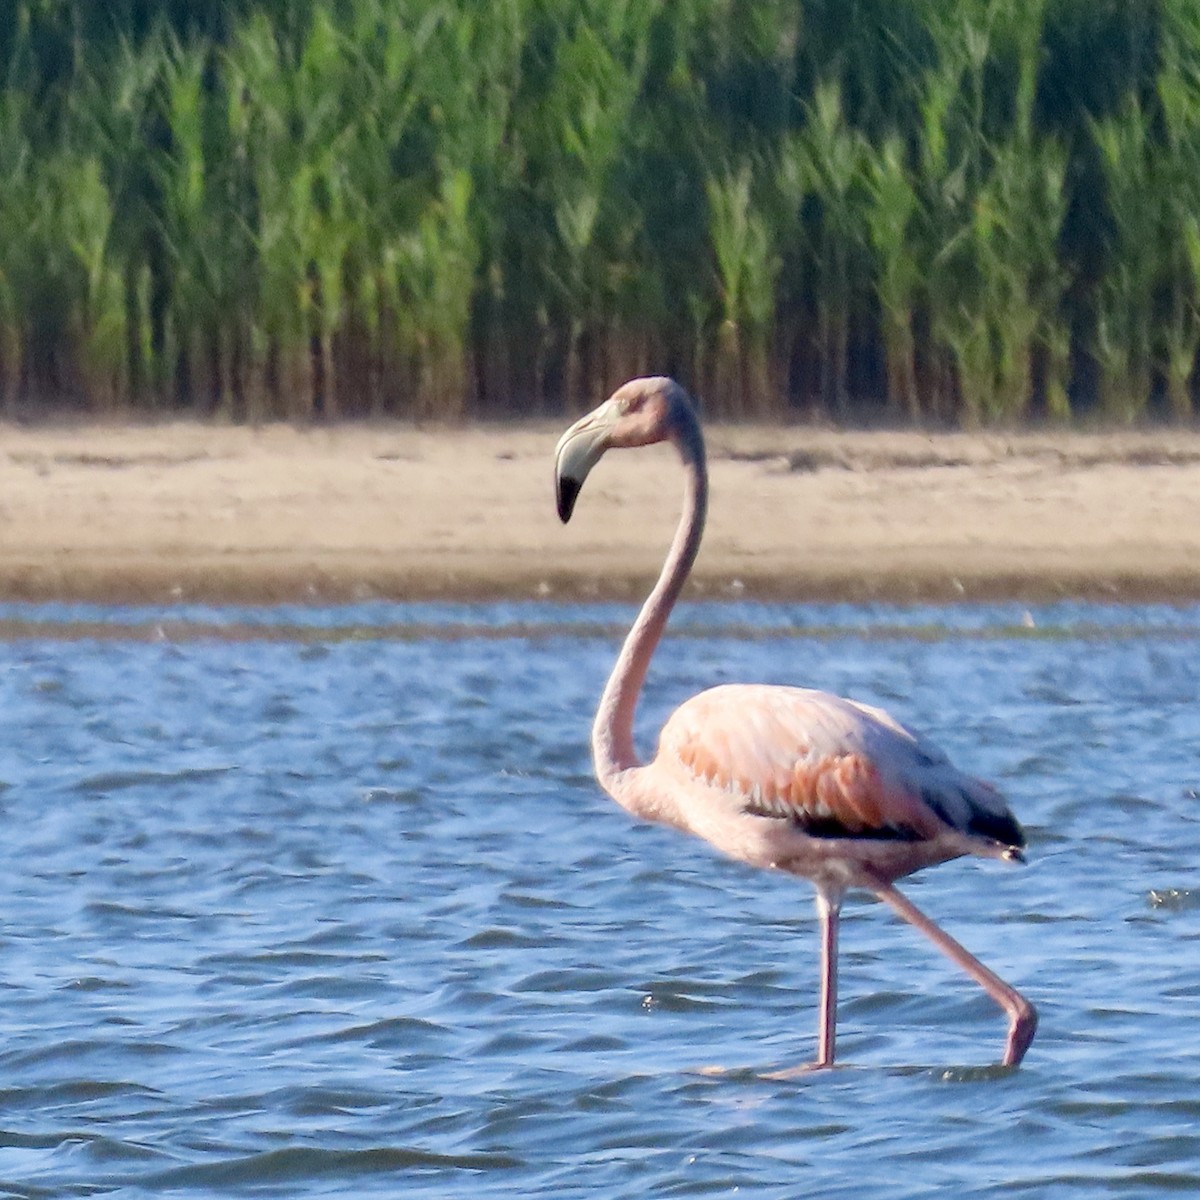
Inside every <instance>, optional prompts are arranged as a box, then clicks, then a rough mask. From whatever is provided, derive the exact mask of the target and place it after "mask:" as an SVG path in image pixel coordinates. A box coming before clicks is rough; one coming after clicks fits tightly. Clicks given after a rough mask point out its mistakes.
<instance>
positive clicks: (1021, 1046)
mask: <svg viewBox="0 0 1200 1200" xmlns="http://www.w3.org/2000/svg"><path fill="white" fill-rule="evenodd" d="M867 886H868V887H869V888H870V890H871V891H873V892H874V893H875V895H876V896H878V897H879V899H880V900H882V901H883V902H884V903H885V904H887V905H889V906H890V907H891V908H892V909H893V910H894V911H895V912H896V913H897V914H899V915H900V916H901V917H903V918H904V919H905V920H906V921H907V922H908V923H909V924H910V925H915V926H916V928H917V929H919V930H920V931H921V932H922V933H923V934H924V935H925V936H926V937H927V938H928V939H929V940H930V941H931V942H932V943H933V944H934V945H935V946H936V947H937V948H938V949H939V950H940V951H941V952H942V953H943V954H944V955H946V957H947V958H949V959H950V961H951V962H954V963H957V964H958V965H959V966H960V967H961V968H962V969H963V970H964V971H966V973H967V974H968V975H970V976H971V978H972V979H974V980H975V982H976V983H978V984H979V986H980V987H981V988H983V990H984V991H985V992H987V994H988V995H989V996H991V998H992V999H993V1000H994V1001H995V1002H996V1003H997V1004H998V1005H999V1006H1000V1007H1001V1008H1002V1009H1003V1010H1004V1011H1005V1012H1006V1013H1007V1014H1008V1020H1009V1025H1008V1041H1007V1042H1006V1043H1005V1046H1004V1058H1003V1059H1002V1060H1001V1062H1002V1064H1003V1065H1004V1066H1006V1067H1015V1066H1017V1064H1018V1063H1020V1061H1021V1059H1023V1058H1024V1057H1025V1051H1026V1050H1028V1049H1029V1044H1030V1042H1032V1041H1033V1035H1034V1033H1035V1032H1036V1031H1037V1009H1035V1008H1034V1007H1033V1005H1032V1004H1030V1003H1029V1001H1028V1000H1026V999H1025V997H1024V996H1022V995H1021V993H1020V992H1018V991H1017V990H1016V988H1013V987H1010V986H1009V985H1008V984H1007V983H1005V982H1004V980H1003V979H1001V978H1000V976H999V975H997V974H996V973H995V972H994V971H990V970H988V968H987V967H985V966H984V965H983V963H981V962H980V961H979V959H977V958H976V957H975V956H974V955H973V954H971V953H969V952H968V951H967V950H966V949H964V948H963V947H962V946H960V945H959V943H958V942H956V941H955V940H954V939H953V938H952V937H951V936H950V935H949V934H948V933H946V931H945V930H943V929H942V928H941V927H940V926H938V925H936V924H935V923H934V922H933V921H931V920H930V919H929V918H928V917H927V916H926V915H925V914H924V913H923V912H922V911H921V910H920V909H919V908H917V906H916V905H915V904H913V902H912V901H911V900H909V899H908V898H907V897H906V896H904V895H903V894H902V893H900V892H898V891H897V890H896V889H895V888H894V887H892V885H891V884H890V883H885V882H884V881H883V880H882V879H878V878H874V877H873V878H872V879H871V880H870V881H869V882H868V884H867Z"/></svg>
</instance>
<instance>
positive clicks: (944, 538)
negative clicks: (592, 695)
mask: <svg viewBox="0 0 1200 1200" xmlns="http://www.w3.org/2000/svg"><path fill="white" fill-rule="evenodd" d="M559 432H560V426H559V425H558V424H557V423H556V424H554V425H537V426H532V425H523V426H517V427H511V426H494V427H470V428H465V429H450V430H447V429H416V428H413V427H411V426H406V425H399V424H396V425H371V426H343V427H337V428H334V429H309V430H298V429H293V428H290V427H286V426H274V427H268V428H263V429H257V430H255V429H247V428H232V427H220V426H217V427H214V426H206V425H199V424H191V423H172V424H162V425H152V426H151V425H95V424H86V425H72V426H55V427H37V428H30V427H23V426H17V425H8V426H3V427H0V469H2V471H3V480H4V482H3V487H2V488H0V596H2V597H5V598H8V599H90V600H104V601H131V602H138V601H154V602H158V601H170V600H189V601H191V600H205V601H215V602H220V601H238V602H272V601H281V600H301V601H307V600H311V601H314V602H315V601H341V600H354V599H368V598H392V599H429V598H460V599H464V598H493V597H515V598H521V597H529V598H564V599H566V598H579V597H585V598H593V597H594V598H600V597H606V598H607V597H619V598H625V597H630V596H633V595H636V594H638V593H639V592H641V591H642V590H643V589H644V588H645V587H646V586H647V585H648V583H649V581H650V580H651V579H652V578H653V576H654V574H655V572H656V571H657V569H658V566H659V563H660V562H661V559H662V555H663V552H664V549H665V546H666V543H667V541H668V540H669V537H670V534H671V530H672V528H673V526H674V522H675V519H676V517H677V513H678V507H677V506H678V495H679V487H680V476H679V471H678V468H677V466H676V464H675V462H674V461H673V460H672V457H671V454H670V452H669V451H668V450H666V449H665V448H655V449H653V450H648V451H642V452H640V453H636V454H634V453H624V454H616V453H615V454H612V455H610V456H609V457H608V458H606V459H605V461H604V462H603V463H602V464H601V466H600V467H599V468H597V470H596V472H595V474H594V475H593V477H592V478H591V480H589V483H588V486H587V488H586V490H585V492H584V494H583V496H582V497H581V498H580V502H579V505H578V508H577V511H576V516H575V518H574V520H573V521H572V523H571V525H570V526H569V527H568V528H565V529H564V528H563V527H562V526H561V525H560V524H559V522H558V519H557V517H556V515H555V512H554V503H553V495H552V473H551V465H552V464H551V457H552V453H553V449H554V444H555V441H556V439H557V436H558V434H559ZM709 442H710V457H711V464H710V465H711V471H712V499H711V508H710V519H709V526H708V535H707V537H706V539H705V543H704V546H703V549H702V550H701V555H700V560H699V563H698V564H697V569H696V572H695V577H694V586H693V592H692V594H693V595H710V596H730V595H740V596H760V597H764V598H778V599H785V598H786V599H817V598H820V599H833V598H837V599H850V600H863V599H870V598H880V599H892V600H901V601H905V600H918V599H931V600H954V599H981V598H993V597H1014V598H1022V599H1028V600H1031V601H1032V600H1042V599H1047V598H1053V597H1058V596H1090V597H1111V598H1113V599H1145V598H1162V599H1194V598H1200V434H1197V433H1193V432H1179V431H1166V432H1159V431H1147V432H1133V431H1130V432H1118V433H1103V434H1079V433H1076V434H1044V433H1028V434H999V433H988V434H963V433H939V434H932V435H931V434H924V433H916V432H848V433H847V432H838V431H833V430H827V429H811V428H802V427H788V428H764V427H757V426H756V427H743V426H738V427H721V426H718V427H715V428H713V429H711V430H710V431H709Z"/></svg>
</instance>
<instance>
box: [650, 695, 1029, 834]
mask: <svg viewBox="0 0 1200 1200" xmlns="http://www.w3.org/2000/svg"><path fill="white" fill-rule="evenodd" d="M658 758H659V761H660V762H663V763H665V764H667V765H669V766H670V768H671V769H672V770H674V771H676V772H678V773H679V774H680V775H681V776H683V777H684V778H686V779H687V780H688V781H690V782H702V783H704V784H707V785H709V786H715V787H719V788H721V789H724V790H725V791H726V792H728V793H730V794H731V795H733V796H734V797H736V799H737V801H738V803H740V804H741V806H742V808H743V810H744V811H746V812H749V813H752V814H754V815H758V816H763V817H775V818H780V819H787V820H790V821H792V822H793V823H794V824H796V825H797V826H798V827H800V828H801V829H802V830H803V831H804V832H806V833H808V834H810V835H812V836H816V837H853V838H895V839H901V840H911V841H916V840H923V839H926V838H933V837H936V836H937V835H938V834H939V833H940V832H944V831H945V829H946V827H947V826H949V827H951V828H953V829H957V830H959V831H961V832H963V833H968V834H974V835H977V836H981V837H984V838H986V839H987V840H989V841H995V842H998V843H1000V844H1002V845H1005V846H1015V847H1019V846H1022V845H1024V837H1023V835H1022V834H1021V830H1020V827H1019V826H1018V825H1017V823H1016V821H1015V820H1013V818H1012V816H1011V814H1010V813H1009V812H1008V809H1007V807H1006V805H1005V804H1004V801H1003V799H1002V798H1001V797H1000V795H999V793H998V792H996V791H995V790H994V789H993V788H991V787H990V786H989V785H988V784H985V783H983V782H982V781H980V780H976V779H973V778H971V777H970V776H968V775H965V774H964V773H963V772H961V771H959V770H958V769H957V768H955V767H954V766H953V765H952V764H951V763H950V761H949V759H948V758H947V757H946V755H945V754H944V753H942V751H941V750H939V749H938V748H937V747H936V746H934V745H933V744H932V743H930V742H928V741H926V740H924V739H922V738H920V737H918V736H917V735H916V734H914V733H913V732H912V731H911V730H909V729H907V728H905V727H904V726H903V725H901V724H900V723H899V722H897V721H896V720H894V719H893V718H892V717H891V716H889V715H888V714H887V713H886V712H884V711H882V710H881V709H875V708H871V707H869V706H867V705H862V704H856V703H855V702H854V701H851V700H844V699H842V698H840V697H837V696H831V695H829V694H828V693H825V692H819V691H813V690H810V689H807V688H789V687H768V686H746V685H729V686H725V687H717V688H711V689H709V690H708V691H706V692H701V693H700V694H699V695H698V696H695V697H693V698H692V699H691V700H689V701H687V702H686V703H684V704H683V705H681V706H680V707H679V708H678V709H677V710H676V711H675V712H674V713H673V714H672V716H671V717H670V719H669V720H668V721H667V723H666V725H665V726H664V727H663V731H662V734H661V737H660V740H659V755H658Z"/></svg>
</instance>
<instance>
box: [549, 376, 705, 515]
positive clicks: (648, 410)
mask: <svg viewBox="0 0 1200 1200" xmlns="http://www.w3.org/2000/svg"><path fill="white" fill-rule="evenodd" d="M695 423H696V417H695V411H694V409H693V408H692V402H691V399H690V398H689V397H688V394H687V392H685V391H684V390H683V388H681V387H680V386H679V384H677V383H676V382H675V380H673V379H668V378H666V376H663V375H654V376H650V377H648V378H646V379H632V380H630V381H629V383H626V384H622V385H621V386H620V387H619V388H617V390H616V391H615V392H613V394H612V395H611V396H609V398H608V399H607V400H605V401H604V403H603V404H601V405H600V407H599V408H594V409H593V410H592V411H591V412H590V413H588V414H587V416H584V417H580V418H579V420H578V421H576V422H575V424H574V425H572V426H571V428H570V429H568V430H567V432H566V433H564V434H563V435H562V437H561V438H559V439H558V446H557V448H556V449H555V451H554V486H555V494H556V496H557V499H558V515H559V517H560V518H561V519H562V521H563V523H564V524H565V523H566V522H567V521H569V520H570V519H571V513H572V512H574V510H575V500H576V499H577V497H578V496H579V492H580V490H581V489H582V487H583V483H584V480H585V479H587V477H588V474H589V472H590V471H591V469H592V468H593V467H594V466H595V465H596V464H597V463H598V462H599V461H600V459H601V458H602V457H603V456H604V452H605V451H606V450H610V449H612V448H613V447H614V446H616V447H627V446H650V445H653V444H654V443H655V442H665V441H677V440H678V439H679V436H680V434H681V433H682V432H683V431H684V430H685V429H686V428H688V427H689V426H694V425H695Z"/></svg>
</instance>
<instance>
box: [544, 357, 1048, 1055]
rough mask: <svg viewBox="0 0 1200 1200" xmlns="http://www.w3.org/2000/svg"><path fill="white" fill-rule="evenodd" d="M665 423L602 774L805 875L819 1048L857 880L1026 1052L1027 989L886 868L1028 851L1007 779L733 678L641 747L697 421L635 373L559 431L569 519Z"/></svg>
mask: <svg viewBox="0 0 1200 1200" xmlns="http://www.w3.org/2000/svg"><path fill="white" fill-rule="evenodd" d="M661 441H669V442H671V443H673V444H674V445H675V447H676V449H677V450H678V451H679V454H680V457H681V459H682V461H683V465H684V468H685V479H686V483H687V486H686V489H685V493H684V511H683V515H682V517H681V519H680V523H679V527H678V529H677V530H676V534H675V538H674V540H673V541H672V543H671V547H670V549H669V550H668V553H667V559H666V562H665V563H664V564H663V569H662V572H661V574H660V576H659V579H658V581H657V583H656V584H655V586H654V588H653V590H652V591H651V593H650V595H649V597H648V598H647V600H646V602H645V604H644V605H643V607H642V610H641V612H640V613H639V614H638V617H637V619H636V620H635V621H634V624H633V627H632V629H631V630H630V632H629V635H628V636H627V638H626V639H625V643H624V645H623V646H622V648H621V652H620V655H619V656H618V659H617V663H616V666H615V667H614V669H613V673H612V675H611V676H610V678H609V681H608V683H607V685H606V686H605V689H604V693H603V695H602V696H601V699H600V704H599V706H598V709H597V712H596V718H595V722H594V724H593V726H592V753H593V757H594V760H595V764H596V774H597V777H598V778H599V780H600V782H601V784H602V785H603V786H604V788H605V790H606V791H608V793H609V794H610V795H611V796H612V797H613V798H614V799H615V800H616V801H617V803H619V804H620V805H621V806H622V807H623V808H625V809H627V810H628V811H629V812H630V813H632V814H633V815H635V816H638V817H641V818H644V819H647V820H652V821H658V822H661V823H662V824H666V825H671V826H674V827H675V828H677V829H680V830H683V831H685V832H688V833H692V834H695V835H697V836H699V837H701V838H704V839H705V840H706V841H708V842H710V843H711V844H712V845H713V846H714V847H716V848H717V849H718V850H720V851H722V852H724V853H725V854H727V855H729V856H730V857H732V858H735V859H738V860H740V861H742V862H745V863H749V864H750V865H752V866H757V867H764V868H769V869H775V870H781V871H785V872H788V873H790V874H794V875H799V876H803V877H805V878H807V879H810V880H811V881H812V882H813V883H814V885H815V886H816V888H817V907H818V912H819V914H820V917H821V922H822V956H821V957H822V989H821V1016H820V1024H819V1042H818V1055H817V1060H816V1062H815V1064H813V1065H815V1066H822V1067H824V1066H830V1065H832V1063H833V1056H834V1033H835V1028H836V994H837V993H836V977H837V971H836V958H837V932H838V914H839V910H840V906H841V902H842V897H843V894H844V893H845V891H846V890H847V889H848V888H866V889H868V890H870V891H872V892H874V893H875V894H876V895H877V896H878V897H879V898H880V899H881V900H883V901H884V902H886V903H887V904H889V905H890V906H891V907H892V908H893V909H894V910H895V911H896V912H898V913H899V914H900V915H901V916H902V917H903V918H904V919H905V920H907V921H909V922H910V923H911V924H913V925H914V926H916V927H917V928H918V929H920V930H921V931H922V932H923V933H924V934H925V935H926V936H927V937H929V938H930V939H931V940H932V941H933V942H934V943H935V944H936V945H937V946H938V947H939V948H940V949H941V950H942V951H943V952H944V953H945V954H947V955H948V956H949V957H950V958H951V959H952V960H953V961H954V962H956V963H957V964H958V965H959V966H961V967H962V968H963V970H965V971H966V972H967V973H968V974H969V975H971V977H972V978H974V979H975V980H976V981H977V982H978V983H979V984H980V985H981V986H982V987H983V988H984V990H985V991H987V993H988V994H989V995H990V996H991V997H992V998H993V999H994V1000H995V1001H996V1002H997V1003H998V1004H999V1005H1000V1006H1001V1007H1002V1008H1004V1009H1005V1011H1006V1012H1007V1013H1008V1015H1009V1018H1010V1025H1009V1034H1008V1040H1007V1043H1006V1046H1005V1053H1004V1057H1003V1060H1002V1061H1003V1063H1004V1064H1005V1065H1009V1066H1015V1065H1016V1064H1018V1063H1019V1062H1020V1061H1021V1058H1022V1057H1023V1056H1024V1054H1025V1051H1026V1050H1027V1049H1028V1047H1029V1044H1030V1042H1031V1041H1032V1040H1033V1035H1034V1032H1035V1030H1036V1027H1037V1014H1036V1012H1035V1011H1034V1009H1033V1006H1032V1005H1031V1004H1030V1003H1029V1002H1028V1001H1027V1000H1026V999H1025V998H1024V997H1023V996H1021V995H1020V993H1018V992H1017V991H1015V990H1014V989H1013V988H1011V987H1010V986H1009V985H1008V984H1006V983H1005V982H1004V981H1003V980H1001V979H1000V978H999V977H998V976H996V975H995V974H993V973H992V972H991V971H990V970H988V968H987V967H985V966H984V965H983V964H982V963H980V962H979V961H978V960H977V959H975V958H974V957H973V956H972V955H970V954H969V953H968V952H967V951H966V950H965V949H963V947H962V946H960V945H959V944H958V943H957V942H955V941H954V940H953V939H952V938H951V937H950V936H949V935H948V934H946V933H945V932H944V931H943V930H942V929H940V928H939V927H938V926H937V925H935V924H934V923H933V922H932V921H930V920H929V918H928V917H926V916H925V915H924V914H923V913H921V912H920V911H919V910H918V909H917V908H916V907H915V906H914V905H913V904H912V903H911V902H910V901H908V900H907V899H905V897H904V896H903V895H902V894H901V893H900V892H898V891H897V890H896V889H895V888H894V887H893V886H892V885H893V883H894V881H895V880H897V879H900V878H902V877H904V876H906V875H909V874H911V873H912V872H913V871H917V870H920V869H921V868H923V867H928V866H933V865H935V864H937V863H942V862H946V861H948V860H950V859H953V858H958V857H960V856H962V855H975V856H978V857H983V858H999V859H1006V860H1010V861H1021V860H1022V853H1021V851H1022V849H1023V847H1024V845H1025V837H1024V834H1023V833H1022V831H1021V827H1020V825H1018V823H1017V821H1016V820H1015V819H1014V817H1013V815H1012V813H1011V812H1010V811H1009V810H1008V807H1007V805H1006V804H1005V802H1004V800H1003V798H1002V797H1001V796H1000V794H999V792H997V791H996V790H995V788H993V787H992V786H991V785H990V784H987V783H985V782H983V781H982V780H979V779H975V778H973V777H972V776H970V775H967V774H965V773H964V772H962V771H960V770H959V769H958V768H957V767H955V766H954V765H953V764H952V763H951V762H950V760H949V759H948V758H947V757H946V755H945V754H943V753H942V751H941V750H939V749H938V748H937V747H936V746H934V745H932V744H931V743H930V742H928V741H927V740H925V739H923V738H921V737H920V736H918V735H917V734H915V733H913V732H912V731H911V730H909V729H907V728H906V727H905V726H904V725H902V724H900V723H899V722H898V721H896V720H895V719H894V718H893V717H891V716H890V715H889V714H888V713H886V712H884V711H883V710H882V709H878V708H872V707H870V706H868V705H865V704H859V703H857V702H855V701H853V700H846V699H843V698H842V697H840V696H832V695H829V694H828V693H826V692H820V691H814V690H811V689H808V688H799V687H778V686H767V685H755V684H728V685H724V686H720V687H714V688H710V689H708V690H707V691H704V692H701V693H700V694H699V695H697V696H694V697H692V698H691V699H690V700H687V701H685V702H684V703H683V704H681V705H680V706H679V708H677V709H676V710H675V712H674V713H673V714H672V715H671V716H670V717H669V718H668V720H667V722H666V724H665V725H664V726H663V729H662V732H661V734H660V736H659V744H658V752H657V754H656V755H655V757H654V758H653V759H652V760H651V761H650V762H649V763H647V764H642V763H641V762H640V760H639V759H638V756H637V753H636V751H635V749H634V743H633V719H634V712H635V709H636V706H637V700H638V695H639V693H640V690H641V686H642V683H643V681H644V679H645V674H646V670H647V667H648V666H649V662H650V658H651V656H652V654H653V652H654V649H655V647H656V646H657V644H658V642H659V640H660V638H661V636H662V633H663V630H664V629H665V627H666V622H667V618H668V616H669V615H670V612H671V609H672V608H673V606H674V604H675V602H676V600H677V599H678V597H679V595H680V592H681V591H682V588H683V584H684V582H685V580H686V579H687V576H688V573H689V571H690V570H691V567H692V564H693V562H694V561H695V557H696V554H697V553H698V551H699V546H700V539H701V535H702V533H703V528H704V519H705V514H706V511H707V500H708V475H707V470H706V467H705V450H704V439H703V436H702V434H701V431H700V425H699V421H698V420H697V418H696V414H695V409H694V407H693V405H692V402H691V399H690V397H689V396H688V395H687V393H686V392H685V391H684V390H683V389H682V388H681V387H680V386H679V385H678V384H677V383H675V382H674V381H673V380H671V379H666V378H663V377H654V378H648V379H636V380H633V381H631V382H630V383H627V384H625V385H624V386H623V387H621V388H619V389H618V390H617V391H616V392H615V393H614V394H613V395H612V396H611V397H610V398H609V399H608V400H607V401H605V402H604V403H603V404H602V405H600V406H599V408H597V409H595V410H594V411H593V412H591V413H589V414H588V415H587V416H585V417H582V418H581V419H580V420H579V421H577V422H576V423H575V424H574V425H572V426H571V428H570V429H568V430H567V432H566V433H565V434H563V436H562V438H561V439H560V441H559V444H558V449H557V452H556V465H555V482H556V488H557V494H558V510H559V516H560V517H561V518H562V519H563V520H564V521H567V520H569V519H570V516H571V513H572V511H573V509H574V506H575V502H576V500H577V498H578V495H579V491H580V489H581V488H582V486H583V482H584V480H585V479H586V477H587V475H588V474H589V472H590V471H591V470H592V468H593V467H594V466H595V465H596V463H597V462H599V460H600V458H601V457H602V456H603V454H604V453H605V452H606V451H607V450H609V449H612V448H618V447H636V446H644V445H649V444H651V443H654V442H661Z"/></svg>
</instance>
